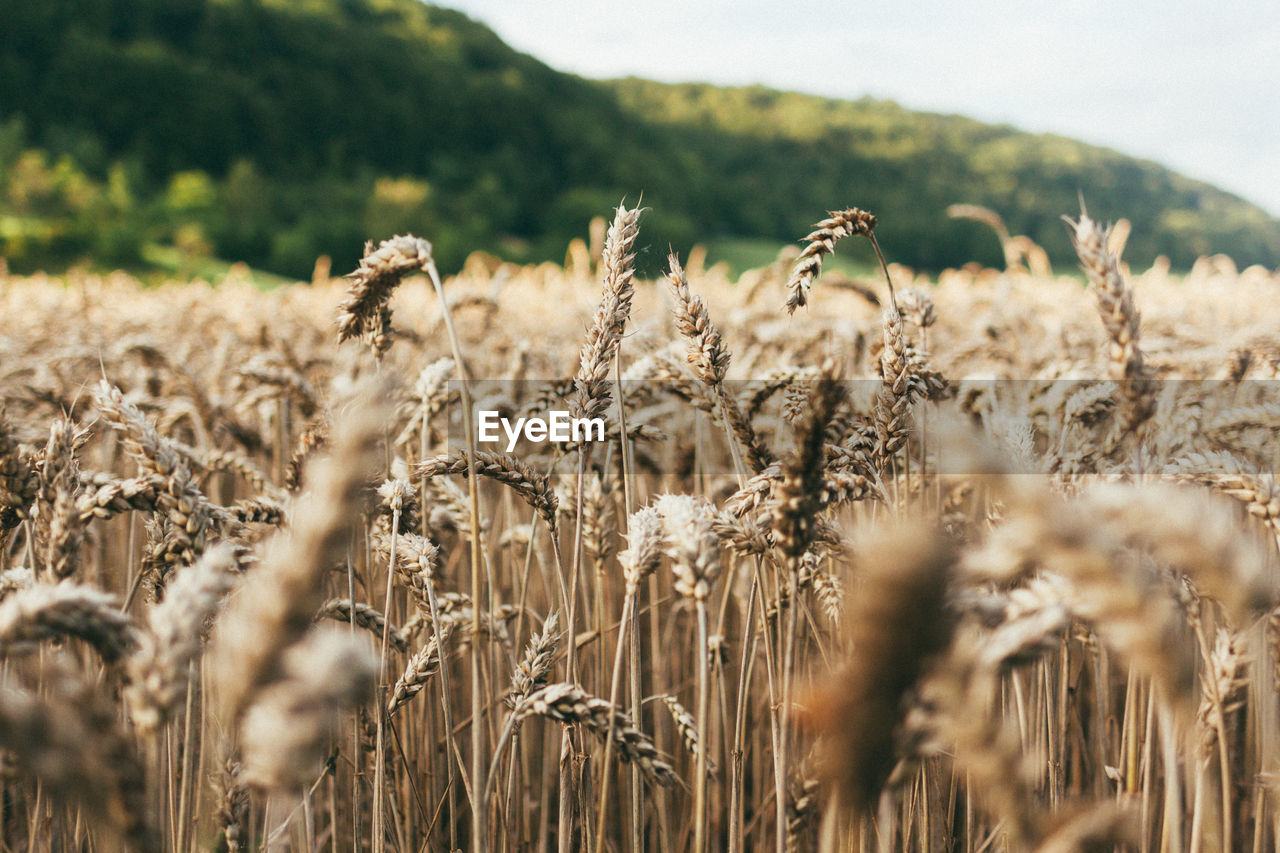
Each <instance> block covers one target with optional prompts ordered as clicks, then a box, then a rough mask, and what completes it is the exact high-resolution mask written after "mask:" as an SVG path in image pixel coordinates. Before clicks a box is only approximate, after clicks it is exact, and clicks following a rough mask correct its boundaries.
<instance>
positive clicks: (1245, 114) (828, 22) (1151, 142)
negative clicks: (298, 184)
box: [436, 0, 1280, 215]
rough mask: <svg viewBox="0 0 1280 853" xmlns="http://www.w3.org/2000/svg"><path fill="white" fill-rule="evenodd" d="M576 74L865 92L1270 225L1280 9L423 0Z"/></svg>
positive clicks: (1277, 147) (1277, 134) (1255, 0)
mask: <svg viewBox="0 0 1280 853" xmlns="http://www.w3.org/2000/svg"><path fill="white" fill-rule="evenodd" d="M436 2H440V3H442V4H443V5H449V6H452V7H454V8H457V9H461V10H462V11H464V12H466V13H468V14H469V15H471V16H472V17H474V18H477V19H479V20H481V21H484V22H485V23H487V24H488V25H489V26H491V27H492V28H493V29H494V30H496V31H497V32H498V34H499V35H500V36H502V38H503V39H504V40H505V41H507V43H509V44H511V45H512V46H514V47H515V48H517V49H519V50H521V51H524V52H526V53H530V54H533V55H534V56H536V57H538V58H539V59H541V60H543V61H544V62H546V63H547V64H549V65H551V66H552V67H554V68H558V69H560V70H562V71H571V72H574V73H577V74H582V75H584V76H588V77H622V76H626V75H632V74H634V75H638V76H642V77H648V78H651V79H656V80H664V81H670V82H676V81H708V82H712V83H722V84H747V83H764V84H766V85H768V86H773V87H776V88H780V89H794V90H798V91H803V92H812V93H816V94H821V95H829V96H834V97H845V98H856V97H861V96H862V95H871V96H873V97H877V98H889V99H893V100H895V101H898V102H899V103H901V104H902V105H903V106H906V107H910V108H912V109H922V110H930V111H934V112H945V113H960V114H963V115H968V116H972V117H974V118H979V119H982V120H985V121H993V122H1007V123H1009V124H1013V125H1015V126H1017V127H1020V128H1023V129H1025V130H1032V131H1046V132H1053V133H1061V134H1064V135H1067V136H1072V137H1076V138H1079V139H1083V140H1086V141H1088V142H1094V143H1098V144H1101V145H1106V146H1110V147H1112V148H1116V149H1118V150H1120V151H1123V152H1125V153H1127V154H1133V155H1136V156H1140V157H1147V158H1150V159H1153V160H1157V161H1159V162H1161V163H1164V164H1166V165H1168V166H1171V167H1173V168H1174V169H1176V170H1178V171H1180V172H1182V173H1184V174H1186V175H1189V176H1191V177H1195V178H1200V179H1203V180H1206V181H1209V182H1211V183H1214V184H1217V185H1219V186H1221V187H1223V188H1225V189H1228V190H1230V191H1232V192H1235V193H1237V194H1239V195H1241V196H1244V197H1245V198H1247V199H1249V200H1250V201H1253V202H1255V203H1257V204H1259V205H1261V206H1263V207H1264V208H1266V209H1267V210H1269V211H1270V212H1271V213H1272V214H1275V215H1280V0H1223V2H1220V3H1217V4H1212V3H1207V2H1203V1H1202V0H1201V1H1200V2H1195V0H1164V2H1152V1H1151V0H1146V2H1143V1H1142V0H1106V2H1103V0H1042V2H1019V1H1018V0H968V2H945V0H925V1H924V2H910V0H906V2H895V0H878V2H874V3H869V2H840V0H835V2H828V3H825V4H817V3H807V2H794V0H793V2H787V3H781V2H777V0H738V2H729V0H687V2H681V0H629V1H628V2H625V3H601V2H600V1H599V0H452V2H450V0H436Z"/></svg>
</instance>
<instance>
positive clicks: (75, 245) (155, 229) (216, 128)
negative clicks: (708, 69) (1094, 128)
mask: <svg viewBox="0 0 1280 853" xmlns="http://www.w3.org/2000/svg"><path fill="white" fill-rule="evenodd" d="M0 31H2V32H5V33H6V37H5V38H4V39H3V40H2V41H0V92H4V93H5V94H4V97H3V100H0V255H4V256H5V257H7V258H8V262H9V264H10V265H11V267H14V268H16V269H19V270H21V269H30V268H34V267H36V266H57V265H60V264H62V265H65V264H66V263H69V262H72V261H74V260H77V259H80V258H84V257H88V258H90V259H92V260H94V261H95V262H97V263H99V264H123V265H136V264H139V263H140V259H141V256H142V253H143V250H144V248H145V247H146V246H147V245H151V244H157V243H159V244H172V245H176V246H178V247H179V249H181V250H182V251H183V252H184V253H186V254H188V255H190V256H192V257H195V256H202V255H216V256H218V257H222V258H226V259H231V260H245V261H248V262H250V263H251V264H254V265H257V266H261V267H264V268H267V269H271V270H274V271H277V272H281V273H284V274H289V275H306V274H308V273H309V271H310V269H311V266H312V263H313V261H314V258H315V257H316V256H317V255H319V254H322V253H323V254H329V255H331V256H333V257H334V263H335V266H336V268H338V269H345V268H349V267H350V266H351V265H352V264H353V263H354V260H355V258H356V257H357V255H358V252H359V250H360V247H361V246H362V244H363V241H364V240H365V239H366V238H367V237H371V236H384V235H386V234H389V233H391V232H394V231H399V230H414V231H416V232H419V233H422V234H424V235H428V236H430V237H431V239H432V240H433V241H434V242H435V243H436V245H437V250H438V254H439V256H440V259H441V261H442V264H443V265H444V266H445V267H446V268H448V267H451V266H456V265H457V264H458V263H460V261H461V259H462V258H463V257H465V254H466V253H467V252H468V251H470V250H471V249H474V248H487V249H489V250H491V251H492V250H496V251H498V252H500V253H503V254H506V255H508V256H511V257H515V258H521V259H541V258H556V257H560V256H562V253H563V248H564V245H565V243H566V242H567V240H568V239H569V238H570V237H572V236H574V235H577V234H580V233H581V232H582V231H583V229H584V225H585V223H586V221H587V220H588V219H589V218H590V217H591V216H593V215H597V214H600V213H603V212H606V211H607V210H608V209H609V208H610V207H611V206H612V205H616V203H617V202H618V200H619V199H620V198H622V197H623V196H627V197H629V198H632V199H635V198H636V197H637V196H638V195H639V194H640V193H641V192H643V195H644V202H645V204H646V205H649V206H651V207H652V208H653V213H652V214H651V215H650V216H649V217H648V218H647V220H646V231H645V238H646V242H647V245H648V246H649V247H650V251H649V252H648V255H647V260H645V259H642V264H644V263H649V262H652V263H655V264H656V262H657V259H658V258H660V257H661V256H662V255H663V254H664V253H665V249H666V246H667V244H668V243H670V244H672V245H675V246H677V247H678V246H684V245H688V244H690V243H692V242H694V241H697V240H705V239H710V238H715V237H727V236H733V237H756V238H767V239H773V240H778V241H790V240H794V239H796V238H797V237H799V236H800V235H802V234H803V233H804V232H805V230H806V229H807V227H808V225H809V224H810V223H811V222H812V221H813V220H814V219H815V218H817V217H819V216H820V215H821V213H822V211H823V210H825V209H827V208H830V207H837V206H847V205H850V204H855V205H858V206H862V207H866V208H869V209H871V210H874V211H876V212H877V213H878V214H879V215H880V217H881V221H882V226H881V227H882V233H883V242H884V243H885V245H886V248H887V249H888V250H889V252H890V254H891V255H892V256H893V257H894V259H896V260H899V261H902V262H904V263H907V264H911V265H915V266H921V267H931V268H938V267H942V266H946V265H954V264H960V263H963V262H965V261H967V260H971V259H979V260H984V261H988V262H996V261H997V260H998V257H999V255H998V249H997V247H996V245H995V241H994V240H993V239H992V237H991V235H990V234H989V233H986V232H984V231H983V229H982V228H981V227H980V226H977V225H974V224H971V223H955V222H950V221H947V220H946V219H945V214H944V212H943V211H944V209H945V208H946V206H947V205H948V204H951V203H954V202H973V203H979V204H985V205H987V206H990V207H993V208H995V209H997V210H999V211H1000V212H1001V213H1002V214H1003V215H1004V216H1005V218H1006V220H1007V221H1008V222H1009V224H1010V227H1011V228H1012V229H1013V230H1015V231H1016V232H1021V233H1026V234H1029V235H1030V236H1032V237H1033V238H1035V239H1036V240H1037V241H1039V242H1041V243H1043V244H1044V245H1045V246H1046V247H1047V248H1048V249H1049V250H1050V253H1051V255H1052V256H1053V257H1054V259H1055V260H1056V261H1058V262H1061V263H1068V262H1069V261H1068V258H1069V249H1068V247H1067V245H1066V240H1065V236H1064V231H1063V229H1062V226H1061V224H1060V222H1059V219H1058V217H1059V215H1060V214H1061V213H1062V212H1064V211H1071V210H1074V208H1075V206H1076V197H1077V192H1079V191H1083V192H1084V193H1085V195H1086V198H1087V200H1088V202H1089V205H1090V209H1091V211H1093V212H1094V213H1095V214H1096V215H1098V216H1101V217H1104V218H1107V217H1119V216H1127V217H1128V218H1130V219H1131V220H1132V221H1133V222H1134V224H1135V229H1134V234H1133V237H1132V239H1131V240H1130V243H1129V246H1130V250H1129V251H1130V255H1129V257H1130V258H1131V260H1133V261H1134V262H1135V263H1143V262H1146V261H1149V260H1150V259H1151V258H1153V257H1154V256H1155V255H1156V254H1158V253H1163V254H1167V255H1169V256H1170V257H1171V258H1172V259H1173V261H1174V263H1175V265H1180V266H1185V265H1187V264H1189V263H1190V261H1191V260H1192V259H1193V258H1194V257H1195V256H1196V255H1197V254H1200V253H1204V252H1209V251H1223V252H1227V253H1230V254H1232V255H1233V256H1235V257H1236V259H1237V261H1238V262H1240V263H1241V264H1247V263H1254V262H1259V263H1264V264H1267V265H1269V266H1276V265H1277V264H1280V223H1278V222H1277V221H1276V220H1274V219H1272V218H1270V217H1268V216H1267V214H1266V213H1265V212H1263V211H1261V210H1260V209H1258V208H1256V207H1254V206H1252V205H1249V204H1247V203H1245V202H1243V201H1241V200H1240V199H1238V198H1235V197H1233V196H1231V195H1229V194H1226V193H1223V192H1221V191H1218V190H1216V189H1214V188H1212V187H1210V186H1208V185H1205V184H1202V183H1198V182H1195V181H1191V180H1188V179H1186V178H1183V177H1181V176H1179V175H1176V174H1174V173H1172V172H1170V171H1168V170H1166V169H1163V168H1161V167H1160V166H1158V165H1156V164H1153V163H1148V162H1141V161H1136V160H1133V159H1131V158H1127V157H1124V156H1123V155H1121V154H1118V153H1116V152H1112V151H1106V150H1103V149H1098V148H1092V147H1089V146H1085V145H1082V144H1080V143H1077V142H1073V141H1071V140H1067V139H1061V138H1056V137H1043V136H1032V135H1029V134H1024V133H1019V132H1017V131H1016V130H1013V129H1011V128H1007V127H992V126H989V125H984V124H981V123H978V122H975V121H971V120H968V119H964V118H960V117H952V116H938V115H931V114H924V113H918V112H912V111H909V110H906V109H903V108H901V107H898V106H896V105H894V104H891V103H884V102H875V101H870V100H862V101H857V102H841V101H832V100H827V99H822V98H815V97H810V96H804V95H795V94H787V93H780V92H773V91H770V90H766V89H761V88H745V89H718V88H715V87H710V86H698V85H688V86H665V85H660V84H655V83H650V82H646V81H640V80H623V81H613V82H607V83H597V82H593V81H588V80H583V79H581V78H578V77H575V76H572V75H568V74H563V73H560V72H557V71H555V70H553V69H551V68H548V67H547V66H546V65H544V64H542V63H540V62H538V61H537V60H535V59H532V58H531V57H528V56H525V55H522V54H520V53H518V52H516V51H514V50H512V49H511V48H510V47H508V46H507V45H505V44H504V43H503V42H502V41H501V40H500V39H498V38H497V36H496V35H494V34H493V33H492V31H490V30H489V29H488V28H486V27H484V26H483V25H482V24H479V23H477V22H475V21H472V20H470V19H469V18H467V17H466V16H464V15H462V14H460V13H457V12H453V11H450V10H447V9H442V8H437V7H432V6H426V5H423V4H420V3H418V2H416V0H304V1H300V0H9V2H6V3H4V4H0Z"/></svg>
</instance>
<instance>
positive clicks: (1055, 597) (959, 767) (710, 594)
mask: <svg viewBox="0 0 1280 853" xmlns="http://www.w3.org/2000/svg"><path fill="white" fill-rule="evenodd" d="M643 223H644V219H643V216H642V212H641V211H639V210H634V209H626V208H620V209H619V210H618V211H617V214H616V216H615V218H614V221H613V223H612V227H609V228H607V229H605V228H601V229H600V234H601V238H600V240H599V243H598V245H596V246H594V247H587V246H586V245H581V244H579V245H575V246H573V247H571V249H570V252H569V256H568V258H567V260H566V263H565V265H564V266H563V267H561V266H551V265H544V266H540V267H527V268H518V267H514V266H510V265H504V264H501V263H499V262H498V261H496V260H495V259H493V258H491V257H489V256H485V255H481V254H477V255H474V256H473V257H472V258H471V260H470V261H468V263H467V265H466V268H465V269H464V271H463V272H462V273H461V274H460V275H458V276H456V277H454V278H452V279H450V280H449V281H447V282H442V281H441V280H440V277H439V276H438V275H437V274H436V271H435V267H434V265H433V263H432V259H431V246H430V244H429V243H428V242H427V241H425V240H421V239H418V238H410V237H397V238H394V239H392V240H388V241H386V242H384V243H382V244H380V245H377V246H372V245H371V246H370V247H369V251H368V252H367V257H366V258H365V259H364V261H363V262H362V263H361V265H360V267H359V269H358V270H357V271H356V272H355V273H353V274H352V275H351V276H350V277H348V279H346V280H345V281H341V282H333V283H331V282H327V281H318V282H315V283H313V284H312V285H311V286H299V287H295V288H285V289H281V290H278V291H273V292H259V291H256V290H253V289H252V288H250V287H248V286H246V285H244V284H242V283H238V282H236V281H233V280H232V281H226V282H223V283H221V284H220V285H219V286H218V287H210V286H208V285H207V284H205V283H202V282H195V283H188V284H173V285H169V286H166V287H163V288H158V289H144V288H142V287H140V286H139V285H138V284H137V283H136V282H134V281H132V280H130V279H128V278H127V277H125V276H122V275H115V276H108V277H105V278H99V277H93V276H88V275H84V274H73V275H72V276H71V277H69V278H68V279H66V280H50V279H46V278H43V277H37V278H29V279H20V278H14V277H9V278H5V279H4V280H3V281H0V305H2V306H3V309H4V311H5V312H6V315H7V316H8V317H9V318H10V319H11V322H10V324H8V326H7V328H6V332H5V334H4V336H3V337H0V354H2V357H0V399H2V401H3V418H2V420H0V560H2V562H0V657H2V658H3V666H2V667H0V750H2V752H0V755H2V757H3V761H0V773H3V810H2V811H0V846H3V849H11V850H80V849H86V850H88V849H91V850H112V849H133V850H141V851H148V850H181V851H188V850H208V849H225V850H247V849H262V848H265V849H280V850H285V849H292V850H321V849H323V850H339V851H340V850H353V851H359V850H362V849H368V850H387V849H392V850H406V851H407V850H415V851H416V850H424V849H440V850H453V849H474V850H484V849H495V850H497V849H530V850H533V849H552V848H556V849H559V850H577V849H590V850H599V851H604V850H649V849H661V850H687V849H691V848H692V849H695V850H698V851H703V850H719V849H728V850H735V851H736V850H747V849H768V848H770V847H773V848H775V849H778V850H789V849H790V850H806V849H823V850H835V849H840V850H845V849H857V850H871V849H875V850H891V849H909V850H941V849H955V850H972V851H977V850H1076V849H1095V848H1097V849H1112V848H1113V847H1118V848H1121V849H1125V848H1126V846H1131V847H1132V848H1133V849H1143V850H1169V851H1176V850H1212V849H1254V850H1258V849H1273V848H1274V846H1275V845H1276V844H1277V842H1278V840H1280V803H1277V801H1276V800H1275V797H1276V795H1277V793H1280V785H1278V784H1277V777H1276V775H1275V774H1276V772H1277V769H1278V768H1277V761H1280V749H1278V747H1280V738H1277V737H1276V735H1275V732H1276V731H1277V725H1278V724H1280V708H1278V705H1277V693H1276V691H1277V676H1276V671H1277V668H1280V655H1277V650H1278V649H1280V610H1277V609H1275V608H1276V604H1277V601H1276V599H1277V595H1276V592H1277V588H1278V584H1277V578H1278V574H1277V569H1278V565H1277V563H1278V554H1277V535H1278V533H1280V526H1278V525H1280V492H1278V491H1277V489H1276V486H1275V481H1274V476H1273V473H1272V472H1273V471H1274V469H1275V466H1276V464H1277V461H1278V460H1277V449H1278V447H1277V443H1276V442H1274V441H1272V440H1271V439H1272V437H1273V436H1274V434H1275V430H1276V427H1277V426H1278V425H1280V403H1278V402H1277V398H1276V396H1275V395H1274V394H1272V393H1271V390H1270V389H1272V388H1273V387H1275V386H1274V382H1275V380H1276V378H1277V376H1276V374H1277V372H1280V337H1278V336H1277V332H1276V329H1277V328H1280V308H1277V305H1280V301H1278V300H1277V299H1276V295H1277V292H1278V291H1280V277H1277V276H1276V275H1274V274H1272V273H1270V272H1268V271H1265V270H1261V269H1257V268H1252V269H1249V270H1244V271H1237V270H1236V269H1235V268H1234V267H1233V266H1232V265H1231V264H1230V262H1229V260H1227V259H1224V258H1209V259H1204V260H1203V261H1202V262H1201V263H1199V264H1197V266H1196V268H1195V269H1193V270H1192V271H1191V273H1190V274H1189V275H1187V276H1181V277H1173V276H1171V275H1169V273H1168V270H1167V268H1161V267H1159V266H1157V267H1156V268H1153V269H1152V270H1149V271H1146V272H1143V273H1141V274H1135V273H1134V272H1133V271H1131V270H1128V269H1127V268H1126V266H1125V265H1124V264H1123V263H1122V262H1121V261H1120V260H1119V257H1118V248H1119V246H1118V243H1119V242H1120V241H1117V240H1116V239H1115V238H1114V235H1109V234H1108V232H1107V231H1106V230H1105V229H1103V228H1102V227H1100V226H1099V225H1098V224H1097V223H1095V222H1093V221H1092V220H1091V219H1089V218H1088V217H1087V216H1084V215H1082V216H1081V217H1080V218H1079V219H1077V220H1074V221H1071V222H1069V224H1068V228H1069V230H1070V234H1071V236H1072V238H1073V239H1074V241H1075V244H1076V246H1077V248H1078V251H1079V255H1080V260H1081V266H1082V269H1083V271H1084V273H1085V277H1086V279H1087V284H1082V282H1081V279H1079V278H1075V277H1070V276H1061V277H1053V276H1052V275H1051V274H1050V273H1048V272H1046V271H1045V270H1043V269H1042V270H1038V271H1037V272H1036V273H1035V274H1033V273H1030V272H1028V271H1027V270H1026V269H1021V268H1015V267H1014V265H1012V264H1011V265H1010V267H1011V268H1010V269H1008V270H1006V271H1003V272H997V271H993V270H982V269H978V268H966V269H964V270H952V271H947V272H945V273H944V274H942V275H941V276H939V277H938V279H937V280H935V281H931V280H927V279H925V278H924V277H921V276H917V275H915V274H914V273H913V272H912V271H911V270H908V269H905V268H903V267H900V266H897V265H893V264H887V265H884V266H883V273H884V275H885V276H886V277H887V278H888V279H889V282H890V283H891V284H892V286H891V287H890V286H889V285H888V284H887V283H886V282H884V281H872V282H863V281H857V280H851V279H848V278H844V277H841V276H839V275H838V274H836V273H834V272H828V273H827V274H826V275H825V276H820V275H819V273H820V272H821V260H822V258H823V257H824V256H825V255H827V254H829V253H830V252H831V251H833V250H834V249H835V244H836V241H837V240H840V239H842V238H844V237H850V238H851V239H871V238H873V236H874V228H875V224H876V223H875V218H874V216H872V215H871V214H869V213H867V212H865V211H861V210H857V209H849V210H845V211H837V212H833V213H832V214H831V215H830V217H829V218H827V219H825V220H823V221H822V222H820V223H819V224H818V226H817V227H816V229H815V230H814V232H813V233H812V234H810V235H809V237H808V238H807V243H806V245H807V248H805V249H804V250H803V251H802V252H800V253H799V255H798V256H794V255H793V256H792V257H791V258H783V259H781V260H780V261H779V262H778V263H777V264H774V265H772V266H771V267H768V268H765V269H762V270H756V271H752V272H751V273H749V274H747V275H744V276H743V277H742V279H741V280H739V281H731V280H730V279H729V277H728V276H727V275H726V273H725V271H724V270H723V269H721V268H716V267H712V268H707V267H706V266H705V263H704V262H703V259H702V257H700V256H699V254H698V253H696V252H693V253H690V255H689V256H688V257H686V258H683V259H682V258H680V257H677V256H674V255H673V256H672V257H671V258H669V259H668V261H667V264H666V267H665V273H664V274H663V275H661V276H659V277H658V278H657V279H656V280H652V281H644V280H639V279H637V277H636V275H635V266H634V263H635V256H636V253H637V252H638V251H640V250H641V249H642V248H643V247H644V245H645V244H644V241H643V236H642V235H643ZM876 248H877V250H878V249H879V247H878V246H876ZM392 305H394V307H395V323H394V324H393V323H392V310H391V309H392ZM806 306H807V307H806ZM797 309H800V310H797ZM335 312H336V313H337V322H336V324H335ZM791 312H794V313H791ZM1140 312H1141V313H1140ZM584 326H585V327H586V328H587V334H586V338H585V341H584V339H583V337H582V330H583V328H584ZM549 409H563V410H566V411H569V412H572V413H575V414H577V415H588V416H598V417H601V418H603V419H604V421H605V425H606V429H605V432H606V435H605V440H604V441H599V442H577V443H575V442H568V443H565V442H558V443H555V442H548V443H544V444H523V445H521V446H520V448H519V449H518V450H517V451H516V452H513V453H506V452H503V451H504V448H503V447H502V446H496V445H492V444H481V443H479V442H477V440H476V439H477V430H476V424H475V422H474V417H473V415H474V412H475V411H477V410H492V411H500V412H502V413H503V414H504V415H507V416H510V417H512V418H514V417H516V416H519V415H528V414H530V413H538V412H542V411H546V410H549Z"/></svg>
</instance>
